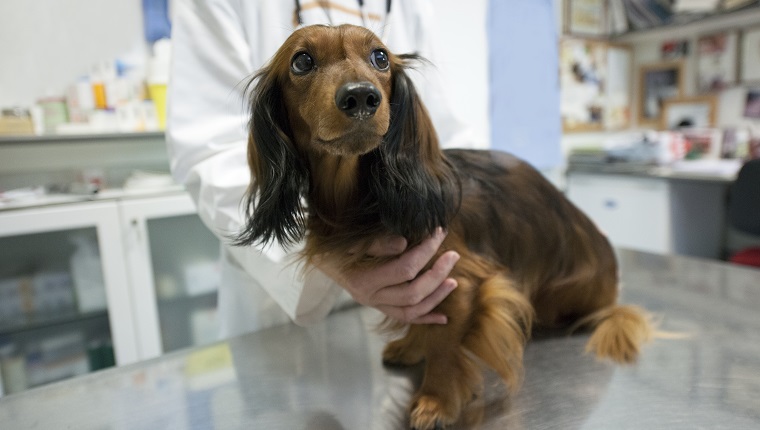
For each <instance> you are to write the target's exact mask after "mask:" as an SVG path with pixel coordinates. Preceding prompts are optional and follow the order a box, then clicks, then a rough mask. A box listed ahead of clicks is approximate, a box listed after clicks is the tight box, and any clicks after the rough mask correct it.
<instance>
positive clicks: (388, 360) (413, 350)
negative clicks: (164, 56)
mask: <svg viewBox="0 0 760 430" xmlns="http://www.w3.org/2000/svg"><path fill="white" fill-rule="evenodd" d="M424 358H425V357H424V356H423V354H422V351H421V350H420V348H417V347H415V346H414V345H413V344H412V343H410V342H408V341H407V340H406V339H405V338H404V339H399V340H394V341H393V342H390V343H389V344H387V345H385V349H384V350H383V364H385V365H386V366H414V365H415V364H419V363H421V362H422V360H423V359H424Z"/></svg>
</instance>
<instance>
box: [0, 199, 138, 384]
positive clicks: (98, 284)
mask: <svg viewBox="0 0 760 430" xmlns="http://www.w3.org/2000/svg"><path fill="white" fill-rule="evenodd" d="M120 237H121V235H120V233H119V224H118V211H117V209H116V205H115V204H113V203H88V204H81V205H66V206H65V207H64V206H60V207H48V208H35V209H25V210H18V211H3V212H0V250H2V257H1V258H0V378H2V384H0V386H1V388H2V390H0V392H2V393H3V394H12V393H16V392H19V391H23V390H26V389H29V388H33V387H37V386H41V385H44V384H47V383H50V382H54V381H58V380H61V379H66V378H70V377H73V376H77V375H81V374H85V373H88V372H92V371H96V370H99V369H103V368H106V367H111V366H114V365H115V364H116V363H119V364H124V363H128V362H132V361H135V360H136V359H137V350H136V339H135V333H134V329H133V324H132V322H131V313H132V312H131V305H130V301H129V294H128V291H127V288H128V285H127V284H126V276H125V275H126V273H125V265H124V263H123V261H124V256H123V245H122V242H121V240H120Z"/></svg>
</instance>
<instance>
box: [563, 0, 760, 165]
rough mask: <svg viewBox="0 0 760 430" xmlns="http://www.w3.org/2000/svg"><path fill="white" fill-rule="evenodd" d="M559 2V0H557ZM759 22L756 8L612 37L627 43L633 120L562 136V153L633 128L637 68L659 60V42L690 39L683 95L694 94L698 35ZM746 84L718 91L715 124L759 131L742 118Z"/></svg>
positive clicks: (754, 123)
mask: <svg viewBox="0 0 760 430" xmlns="http://www.w3.org/2000/svg"><path fill="white" fill-rule="evenodd" d="M557 1H560V0H557ZM758 24H760V10H753V11H751V12H746V11H745V12H741V13H734V14H729V15H726V16H723V17H716V18H711V19H708V20H705V21H701V22H695V23H692V24H688V25H681V26H670V27H664V28H661V29H657V30H650V31H643V32H638V33H633V34H630V35H626V36H622V37H619V38H617V39H615V41H616V42H621V43H625V44H629V45H630V46H631V47H632V50H633V70H632V75H631V76H632V82H631V91H632V95H633V101H634V103H633V106H631V109H632V113H633V115H634V122H633V124H632V128H631V129H630V130H623V131H618V132H608V133H569V134H565V135H564V136H563V138H562V147H563V150H564V151H565V153H567V152H569V151H570V150H572V149H573V148H575V147H579V146H593V145H600V144H601V143H602V142H603V141H605V140H607V139H610V138H614V137H615V136H618V135H621V134H625V133H626V132H630V131H632V130H637V121H638V118H636V114H637V112H638V103H639V95H638V94H639V82H638V70H639V67H641V66H642V65H645V64H649V63H657V62H660V61H662V59H661V55H660V49H661V44H662V43H663V42H664V41H666V40H678V39H688V40H689V41H690V47H689V48H690V50H691V52H690V55H689V56H688V57H687V58H686V59H685V60H684V61H685V65H686V67H685V89H684V92H685V96H693V95H697V61H696V56H695V55H694V51H695V49H696V43H697V38H698V37H699V35H702V34H708V33H712V32H717V31H721V30H729V29H731V30H733V29H737V30H738V29H741V28H745V27H752V26H757V25H758ZM746 89H747V87H745V86H743V85H741V84H740V85H737V86H735V87H732V88H729V89H727V90H724V91H722V92H721V93H720V94H719V99H718V100H719V102H718V114H719V115H718V117H717V124H716V125H717V126H718V127H740V128H745V127H749V128H754V129H755V130H756V131H755V132H759V131H760V121H757V120H751V119H748V118H744V117H743V115H742V112H743V108H744V102H745V97H746Z"/></svg>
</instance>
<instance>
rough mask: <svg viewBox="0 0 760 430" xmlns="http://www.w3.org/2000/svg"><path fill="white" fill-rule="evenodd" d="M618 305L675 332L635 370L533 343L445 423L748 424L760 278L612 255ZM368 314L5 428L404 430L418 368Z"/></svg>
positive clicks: (11, 410) (178, 366) (124, 376)
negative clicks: (519, 378) (515, 385)
mask: <svg viewBox="0 0 760 430" xmlns="http://www.w3.org/2000/svg"><path fill="white" fill-rule="evenodd" d="M619 256H620V261H621V267H622V278H623V301H624V302H628V303H635V304H640V305H643V306H645V307H647V308H648V309H649V310H650V311H652V312H654V313H656V314H657V315H658V316H659V317H660V318H661V320H662V322H661V328H662V329H664V330H669V331H673V332H678V333H681V334H683V335H684V336H682V338H679V339H660V340H656V341H654V342H653V343H651V344H650V345H649V346H648V347H647V348H646V349H645V351H644V353H643V356H642V357H641V359H640V360H639V362H638V363H637V364H636V365H634V366H629V367H620V366H616V365H613V364H608V363H602V362H597V361H595V360H594V359H593V358H592V357H589V356H585V355H584V354H583V346H584V343H585V340H586V339H587V335H586V334H579V335H573V336H569V337H568V336H555V335H541V336H536V337H534V339H533V340H531V342H530V343H529V345H528V347H527V349H526V353H525V379H524V383H523V386H522V388H521V390H520V391H519V392H518V393H517V394H516V395H515V396H510V395H508V394H507V391H506V390H505V388H504V387H503V386H502V385H501V383H500V382H499V381H498V380H497V378H496V377H495V376H494V375H491V374H490V373H489V374H487V378H486V381H487V382H486V386H485V396H484V397H483V399H482V400H481V401H478V402H476V403H473V404H472V405H471V406H470V407H469V408H468V409H467V411H466V412H465V414H464V417H463V422H462V423H461V425H458V427H457V428H468V429H469V428H482V429H562V430H572V429H689V430H693V429H732V430H734V429H759V428H760V315H758V309H760V271H758V270H755V269H750V268H741V267H737V266H729V265H726V264H722V263H718V262H711V261H707V260H697V259H690V258H683V257H675V256H656V255H651V254H643V253H637V252H631V251H620V252H619ZM377 321H379V315H378V314H377V313H375V311H373V310H369V309H358V308H354V309H351V310H347V311H342V312H339V313H336V314H333V315H332V316H330V317H329V318H327V319H326V320H325V321H324V322H322V323H320V324H318V325H316V326H313V327H310V328H306V329H304V328H300V327H296V326H292V325H286V326H279V327H275V328H272V329H268V330H264V331H261V332H258V333H253V334H249V335H245V336H242V337H237V338H233V339H230V340H228V341H225V342H221V343H217V344H214V345H211V346H208V347H202V348H195V349H190V350H185V351H180V352H178V353H173V354H169V355H166V356H163V357H161V358H158V359H155V360H151V361H146V362H143V363H138V364H135V365H130V366H125V367H121V368H116V369H110V370H106V371H101V372H98V373H94V374H91V375H87V376H84V377H80V378H77V379H73V380H70V381H64V382H60V383H56V384H52V385H49V386H46V387H42V388H39V389H34V390H30V391H28V392H24V393H20V394H17V395H11V396H8V397H5V398H2V399H0V428H2V429H77V430H79V429H98V430H100V429H129V430H133V429H268V430H272V429H288V430H293V429H309V430H326V429H330V430H332V429H349V430H353V429H403V428H405V424H406V422H407V421H406V420H407V412H406V408H407V403H408V401H409V398H410V396H411V393H412V392H413V389H414V387H415V385H416V384H417V383H418V382H419V379H420V369H419V368H413V369H407V370H395V369H386V368H384V367H383V366H382V364H381V362H380V352H381V350H382V347H383V344H384V339H383V338H382V337H381V336H380V335H378V334H376V333H375V332H374V331H373V326H374V324H375V323H376V322H377Z"/></svg>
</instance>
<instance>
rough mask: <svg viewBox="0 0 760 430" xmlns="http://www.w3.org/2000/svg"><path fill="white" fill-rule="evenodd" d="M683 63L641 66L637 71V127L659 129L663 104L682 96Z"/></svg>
mask: <svg viewBox="0 0 760 430" xmlns="http://www.w3.org/2000/svg"><path fill="white" fill-rule="evenodd" d="M683 86H684V65H683V62H680V61H678V62H666V63H658V64H649V65H645V66H642V67H641V69H640V71H639V93H640V94H641V99H640V100H639V125H641V126H644V127H659V126H660V125H661V118H662V116H661V115H662V110H663V106H664V104H665V102H666V101H667V100H670V99H676V98H680V97H682V96H683Z"/></svg>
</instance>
